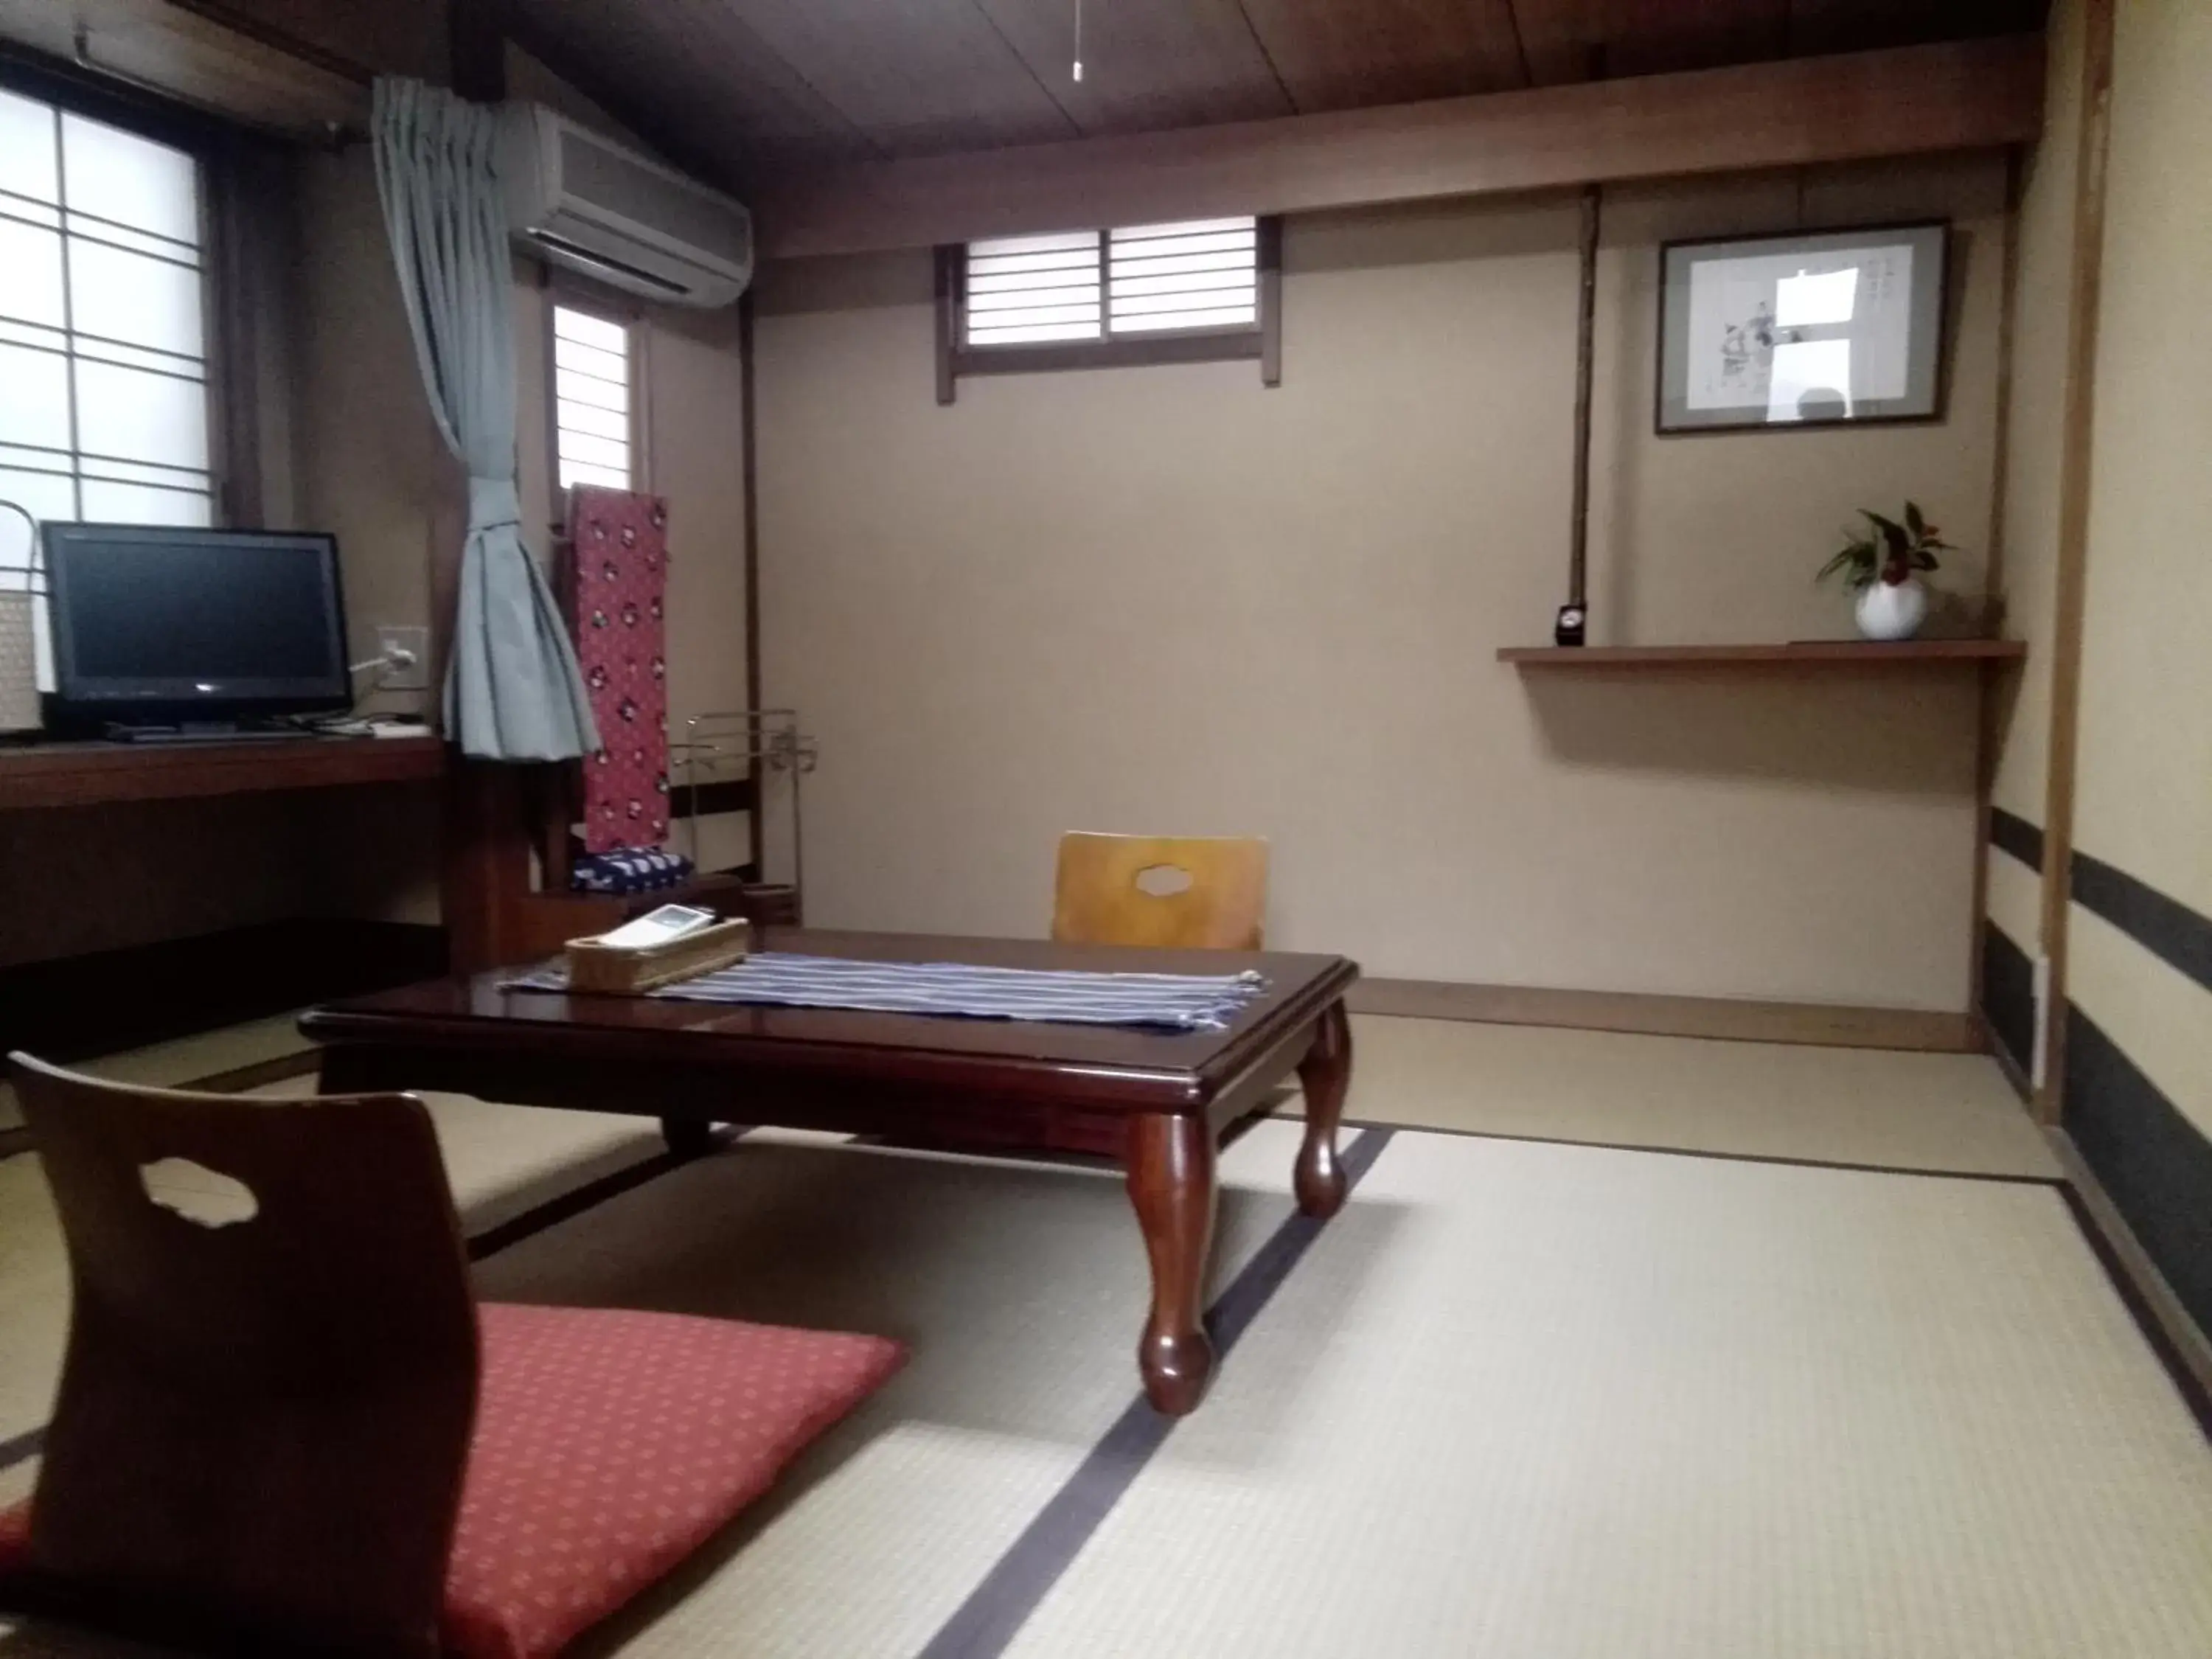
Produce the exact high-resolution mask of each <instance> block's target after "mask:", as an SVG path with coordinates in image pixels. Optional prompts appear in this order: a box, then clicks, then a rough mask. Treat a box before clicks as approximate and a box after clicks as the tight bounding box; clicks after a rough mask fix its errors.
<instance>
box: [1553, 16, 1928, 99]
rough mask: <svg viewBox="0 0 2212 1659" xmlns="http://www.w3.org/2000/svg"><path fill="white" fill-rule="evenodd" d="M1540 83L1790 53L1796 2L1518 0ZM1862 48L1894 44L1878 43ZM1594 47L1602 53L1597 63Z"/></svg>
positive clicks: (1867, 42) (1706, 66) (1660, 72)
mask: <svg viewBox="0 0 2212 1659" xmlns="http://www.w3.org/2000/svg"><path fill="white" fill-rule="evenodd" d="M1512 3H1513V10H1514V16H1515V19H1516V21H1517V22H1518V23H1519V25H1520V28H1521V40H1522V46H1523V47H1524V48H1525V49H1526V51H1527V52H1528V69H1529V73H1530V75H1531V76H1532V77H1533V78H1534V81H1535V82H1536V84H1537V85H1539V86H1557V85H1559V84H1560V83H1562V82H1570V81H1586V80H1588V79H1589V78H1590V73H1591V69H1592V66H1593V63H1594V61H1595V63H1596V64H1600V65H1601V69H1600V70H1599V72H1600V73H1601V74H1602V75H1604V76H1608V77H1610V76H1621V75H1666V74H1671V73H1673V72H1674V71H1676V70H1697V69H1711V68H1714V67H1716V66H1717V65H1719V64H1751V63H1759V62H1763V61H1765V60H1766V59H1768V58H1780V57H1783V56H1784V55H1785V54H1786V53H1787V52H1788V50H1789V38H1790V0H1512ZM1857 44H1858V45H1861V46H1874V45H1878V44H1879V45H1887V44H1888V43H1887V42H1886V41H1881V42H1877V41H1875V40H1871V39H1869V40H1863V41H1860V42H1858V43H1857ZM1593 48H1595V49H1596V51H1595V58H1594V54H1593Z"/></svg>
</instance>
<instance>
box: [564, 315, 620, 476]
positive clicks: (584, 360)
mask: <svg viewBox="0 0 2212 1659" xmlns="http://www.w3.org/2000/svg"><path fill="white" fill-rule="evenodd" d="M630 347H631V341H630V329H629V325H627V324H625V323H621V322H617V321H616V320H614V319H611V318H607V317H601V316H597V315H594V314H593V313H591V312H588V311H581V310H579V309H578V308H577V307H574V306H570V305H560V304H556V305H555V307H553V459H554V465H555V469H556V473H555V482H556V484H557V486H558V487H559V488H560V489H567V488H568V486H569V485H570V484H578V483H588V484H605V485H606V486H608V487H609V488H610V489H637V488H638V487H639V483H638V476H637V475H638V468H637V466H636V465H635V444H634V443H633V441H632V434H633V427H632V422H633V419H634V416H633V413H632V404H633V399H632V398H631V395H630V394H631V392H632V389H633V386H634V384H635V379H636V376H635V371H634V367H633V363H632V361H631V360H632V356H633V354H632V351H631V349H630Z"/></svg>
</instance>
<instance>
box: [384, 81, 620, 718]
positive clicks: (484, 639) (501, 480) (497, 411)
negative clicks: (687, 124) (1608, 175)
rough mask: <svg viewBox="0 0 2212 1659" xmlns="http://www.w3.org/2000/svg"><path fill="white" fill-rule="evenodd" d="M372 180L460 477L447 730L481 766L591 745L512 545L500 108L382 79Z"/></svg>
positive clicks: (562, 661)
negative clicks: (463, 520) (461, 532)
mask: <svg viewBox="0 0 2212 1659" xmlns="http://www.w3.org/2000/svg"><path fill="white" fill-rule="evenodd" d="M373 126H374V149H375V154H376V189H377V195H378V197H379V198H380V200H381V201H382V203H383V204H384V222H385V228H386V232H387V234H389V236H390V239H391V242H392V259H393V261H394V263H395V264H397V265H398V270H399V291H400V295H401V296H402V298H403V299H404V301H405V302H406V307H407V321H408V324H409V326H410V330H411V331H412V332H413V334H414V337H415V353H416V362H417V363H418V364H419V366H420V368H421V369H422V386H423V389H424V390H425V391H426V392H428V394H429V398H430V409H431V412H432V413H433V414H434V415H435V416H436V418H437V422H438V431H439V433H440V435H441V436H442V437H443V438H444V439H445V441H446V447H447V448H449V449H450V450H452V451H453V454H454V455H455V456H456V457H457V458H458V459H459V460H460V462H461V463H462V465H464V466H465V467H466V468H467V469H468V475H469V522H468V533H467V539H466V540H465V542H464V544H462V548H461V578H460V595H459V604H458V605H457V606H456V607H455V612H454V617H453V655H452V659H451V661H450V663H449V664H448V665H447V671H446V734H447V736H448V737H449V738H453V740H454V741H455V742H457V743H459V744H460V746H461V749H462V751H463V752H464V753H465V754H469V755H473V756H476V757H478V758H480V759H483V760H496V761H553V760H571V759H574V758H576V757H579V756H582V755H587V754H590V753H592V751H593V750H596V749H598V747H599V732H598V730H597V728H596V727H595V726H593V725H592V709H591V703H590V701H589V699H588V697H587V696H586V692H585V690H584V683H583V678H582V676H581V675H580V673H579V672H578V671H577V668H576V653H575V650H574V647H573V646H572V645H571V643H570V641H569V639H568V629H567V627H566V626H565V625H564V624H563V623H562V618H561V611H560V607H559V606H558V605H556V604H555V603H554V601H553V595H552V592H551V590H550V588H548V587H547V586H546V583H545V578H544V573H543V572H542V571H540V570H539V568H538V562H537V561H536V560H534V559H532V557H531V556H530V553H529V550H528V549H526V547H525V546H524V545H523V541H522V509H521V502H520V500H519V498H518V497H517V496H516V495H515V487H514V472H515V461H514V396H515V392H514V320H513V304H514V295H513V280H514V279H513V260H512V257H511V255H510V254H509V252H508V250H507V215H506V210H505V207H504V204H503V203H502V201H501V195H500V183H499V171H498V167H499V158H498V132H499V123H498V119H497V117H496V116H495V113H494V112H493V111H492V110H491V109H489V107H487V106H483V105H479V104H471V103H467V102H465V101H463V100H461V99H459V98H456V97H455V96H453V94H452V93H450V92H447V91H445V90H444V89H442V88H437V87H432V86H427V85H425V84H423V83H422V82H419V81H410V80H403V79H395V78H391V77H386V78H384V79H380V80H379V81H378V82H377V83H376V95H375V108H374V120H373Z"/></svg>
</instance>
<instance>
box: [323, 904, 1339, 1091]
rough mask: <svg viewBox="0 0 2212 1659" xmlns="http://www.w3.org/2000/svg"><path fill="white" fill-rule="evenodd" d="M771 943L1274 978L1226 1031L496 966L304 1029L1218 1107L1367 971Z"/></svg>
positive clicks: (768, 939)
mask: <svg viewBox="0 0 2212 1659" xmlns="http://www.w3.org/2000/svg"><path fill="white" fill-rule="evenodd" d="M755 948H756V949H757V950H759V951H791V952H794V953H797V954H801V955H809V956H830V957H857V958H860V959H864V960H870V961H878V962H966V963H986V964H988V965H991V966H994V967H1005V968H1056V969H1088V970H1092V971H1097V972H1106V973H1114V972H1121V973H1178V974H1236V973H1242V972H1243V971H1244V970H1245V969H1256V970H1257V971H1258V972H1259V973H1260V974H1261V975H1262V976H1264V977H1265V979H1266V980H1267V989H1266V990H1265V991H1264V992H1263V993H1262V994H1261V996H1260V998H1259V999H1258V1000H1256V1001H1255V1002H1254V1003H1253V1004H1252V1005H1251V1006H1249V1007H1247V1008H1245V1009H1244V1010H1243V1011H1242V1012H1240V1013H1239V1014H1238V1015H1237V1018H1236V1020H1235V1021H1234V1023H1233V1024H1231V1026H1230V1028H1229V1029H1228V1030H1222V1031H1156V1030H1141V1029H1139V1028H1135V1027H1130V1026H1106V1025H1079V1024H1056V1023H1052V1022H1048V1021H1032V1020H999V1019H963V1018H948V1017H945V1016H941V1015H924V1014H893V1013H872V1012H861V1011H855V1010H848V1009H835V1008H784V1007H763V1006H745V1005H742V1004H732V1003H714V1002H687V1001H683V1000H677V999H672V998H656V997H605V996H570V995H568V994H562V993H549V992H542V991H508V990H502V989H501V988H500V981H501V980H502V979H506V978H511V977H513V976H514V975H515V974H516V973H518V972H519V971H521V970H520V969H513V968H509V969H496V970H494V971H491V972H488V973H482V974H477V975H471V976H468V977H456V978H453V979H447V980H434V981H428V982H427V983H424V984H421V985H410V986H407V987H404V988H401V989H399V990H395V991H386V992H380V993H379V994H375V995H373V996H365V997H356V998H353V999H350V1000H346V1001H343V1002H337V1003H333V1004H331V1005H330V1006H326V1007H323V1008H317V1009H314V1010H313V1011H311V1012H308V1013H307V1015H305V1016H304V1017H303V1018H301V1022H300V1024H301V1030H303V1031H305V1032H306V1033H307V1035H308V1036H311V1037H313V1038H315V1039H316V1040H318V1041H319V1042H329V1043H339V1044H346V1043H364V1044H370V1045H385V1044H395V1045H404V1046H406V1047H410V1048H459V1049H467V1050H472V1051H475V1052H477V1053H479V1054H482V1053H485V1052H488V1051H510V1052H516V1053H521V1052H527V1053H528V1054H531V1055H532V1057H533V1058H537V1059H546V1058H551V1057H554V1056H556V1055H560V1054H573V1055H575V1056H577V1057H579V1058H582V1057H586V1056H589V1057H591V1058H593V1059H625V1060H633V1061H635V1062H637V1063H639V1064H641V1065H648V1066H649V1065H669V1064H682V1065H685V1066H698V1065H708V1066H728V1067H731V1068H733V1069H741V1070H747V1071H751V1070H763V1071H773V1072H778V1073H834V1074H836V1075H838V1076H840V1077H842V1078H846V1079H872V1078H874V1079H883V1080H884V1081H897V1082H905V1083H915V1082H922V1081H926V1080H934V1081H938V1082H941V1083H946V1084H955V1083H959V1082H963V1081H973V1082H975V1084H977V1085H980V1086H986V1087H988V1086H991V1085H1002V1084H1012V1083H1016V1082H1018V1081H1022V1080H1026V1081H1028V1082H1030V1083H1034V1084H1036V1085H1047V1086H1049V1088H1050V1089H1051V1091H1052V1092H1053V1093H1054V1095H1055V1096H1057V1097H1060V1098H1062V1099H1066V1100H1068V1101H1070V1102H1071V1103H1078V1102H1079V1103H1081V1104H1083V1105H1085V1106H1086V1107H1090V1108H1092V1109H1103V1110H1109V1111H1112V1110H1120V1111H1159V1110H1170V1111H1174V1110H1186V1111H1187V1110H1190V1109H1204V1107H1205V1106H1206V1104H1207V1103H1209V1102H1211V1101H1212V1098H1213V1097H1214V1096H1215V1095H1216V1094H1217V1093H1218V1092H1219V1091H1220V1090H1221V1089H1222V1088H1223V1086H1224V1085H1226V1084H1228V1083H1229V1082H1231V1081H1232V1080H1234V1079H1236V1078H1237V1076H1238V1075H1239V1074H1240V1073H1243V1071H1244V1070H1245V1069H1246V1068H1247V1067H1248V1066H1250V1065H1251V1064H1252V1063H1253V1061H1254V1060H1256V1059H1257V1058H1258V1057H1259V1056H1260V1055H1261V1054H1264V1053H1266V1052H1267V1050H1269V1049H1270V1048H1273V1047H1274V1046H1275V1045H1277V1044H1278V1043H1279V1042H1281V1041H1282V1040H1283V1039H1284V1037H1285V1036H1287V1035H1289V1034H1290V1033H1291V1032H1293V1031H1296V1030H1298V1029H1299V1028H1301V1027H1303V1026H1306V1025H1309V1024H1310V1023H1311V1022H1312V1021H1313V1020H1314V1019H1315V1018H1316V1017H1317V1015H1318V1014H1319V1013H1320V1012H1321V1011H1322V1010H1323V1009H1325V1008H1327V1007H1328V1006H1330V1005H1331V1004H1332V1003H1334V1002H1336V1001H1337V1000H1340V998H1342V996H1343V995H1344V993H1345V991H1346V987H1349V986H1350V985H1351V984H1352V981H1354V980H1356V979H1358V976H1359V969H1358V964H1357V963H1352V962H1351V961H1348V960H1347V959H1346V958H1345V957H1334V956H1304V955H1292V954H1289V953H1286V952H1282V951H1254V952H1246V951H1156V950H1133V949H1127V948H1124V947H1121V946H1115V945H1053V944H1048V943H1045V942H1043V941H1041V940H1030V939H966V938H957V937H950V936H939V935H934V934H920V933H839V932H828V931H823V930H817V929H807V928H796V927H768V928H763V929H762V930H760V933H759V937H758V939H757V943H756V945H755Z"/></svg>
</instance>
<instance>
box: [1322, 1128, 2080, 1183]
mask: <svg viewBox="0 0 2212 1659" xmlns="http://www.w3.org/2000/svg"><path fill="white" fill-rule="evenodd" d="M1344 1127H1346V1128H1347V1129H1352V1128H1358V1129H1402V1130H1404V1131H1406V1132H1407V1133H1412V1134H1422V1135H1451V1136H1454V1137H1455V1138H1458V1139H1465V1140H1517V1141H1522V1142H1525V1143H1526V1144H1528V1145H1529V1146H1587V1147H1589V1148H1590V1149H1591V1150H1593V1151H1595V1152H1650V1153H1653V1154H1655V1155H1656V1156H1657V1157H1660V1158H1710V1159H1711V1160H1712V1161H1713V1162H1714V1163H1717V1164H1779V1165H1781V1166H1782V1167H1783V1168H1784V1169H1789V1170H1850V1171H1851V1172H1852V1173H1854V1174H1857V1175H1888V1176H1915V1177H1917V1178H1919V1179H1922V1180H1935V1181H1994V1182H2000V1183H2002V1184H2003V1185H2006V1186H2013V1187H2063V1186H2064V1185H2065V1184H2066V1177H2065V1176H2063V1175H2047V1176H2037V1175H2007V1174H2003V1173H2002V1172H2000V1171H1997V1170H1923V1169H1920V1168H1917V1167H1916V1166H1915V1165H1912V1164H1851V1163H1846V1162H1844V1160H1842V1159H1840V1158H1784V1157H1783V1156H1782V1155H1781V1154H1780V1153H1778V1152H1707V1151H1705V1150H1703V1149H1701V1148H1699V1147H1696V1146H1647V1145H1645V1144H1644V1143H1643V1142H1640V1141H1632V1140H1577V1139H1573V1138H1571V1137H1570V1136H1567V1135H1518V1134H1508V1133H1505V1132H1504V1130H1502V1129H1447V1128H1444V1127H1442V1126H1441V1125H1438V1124H1434V1123H1386V1122H1383V1121H1380V1120H1379V1119H1376V1118H1350V1117H1348V1118H1346V1119H1345V1120H1344Z"/></svg>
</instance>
